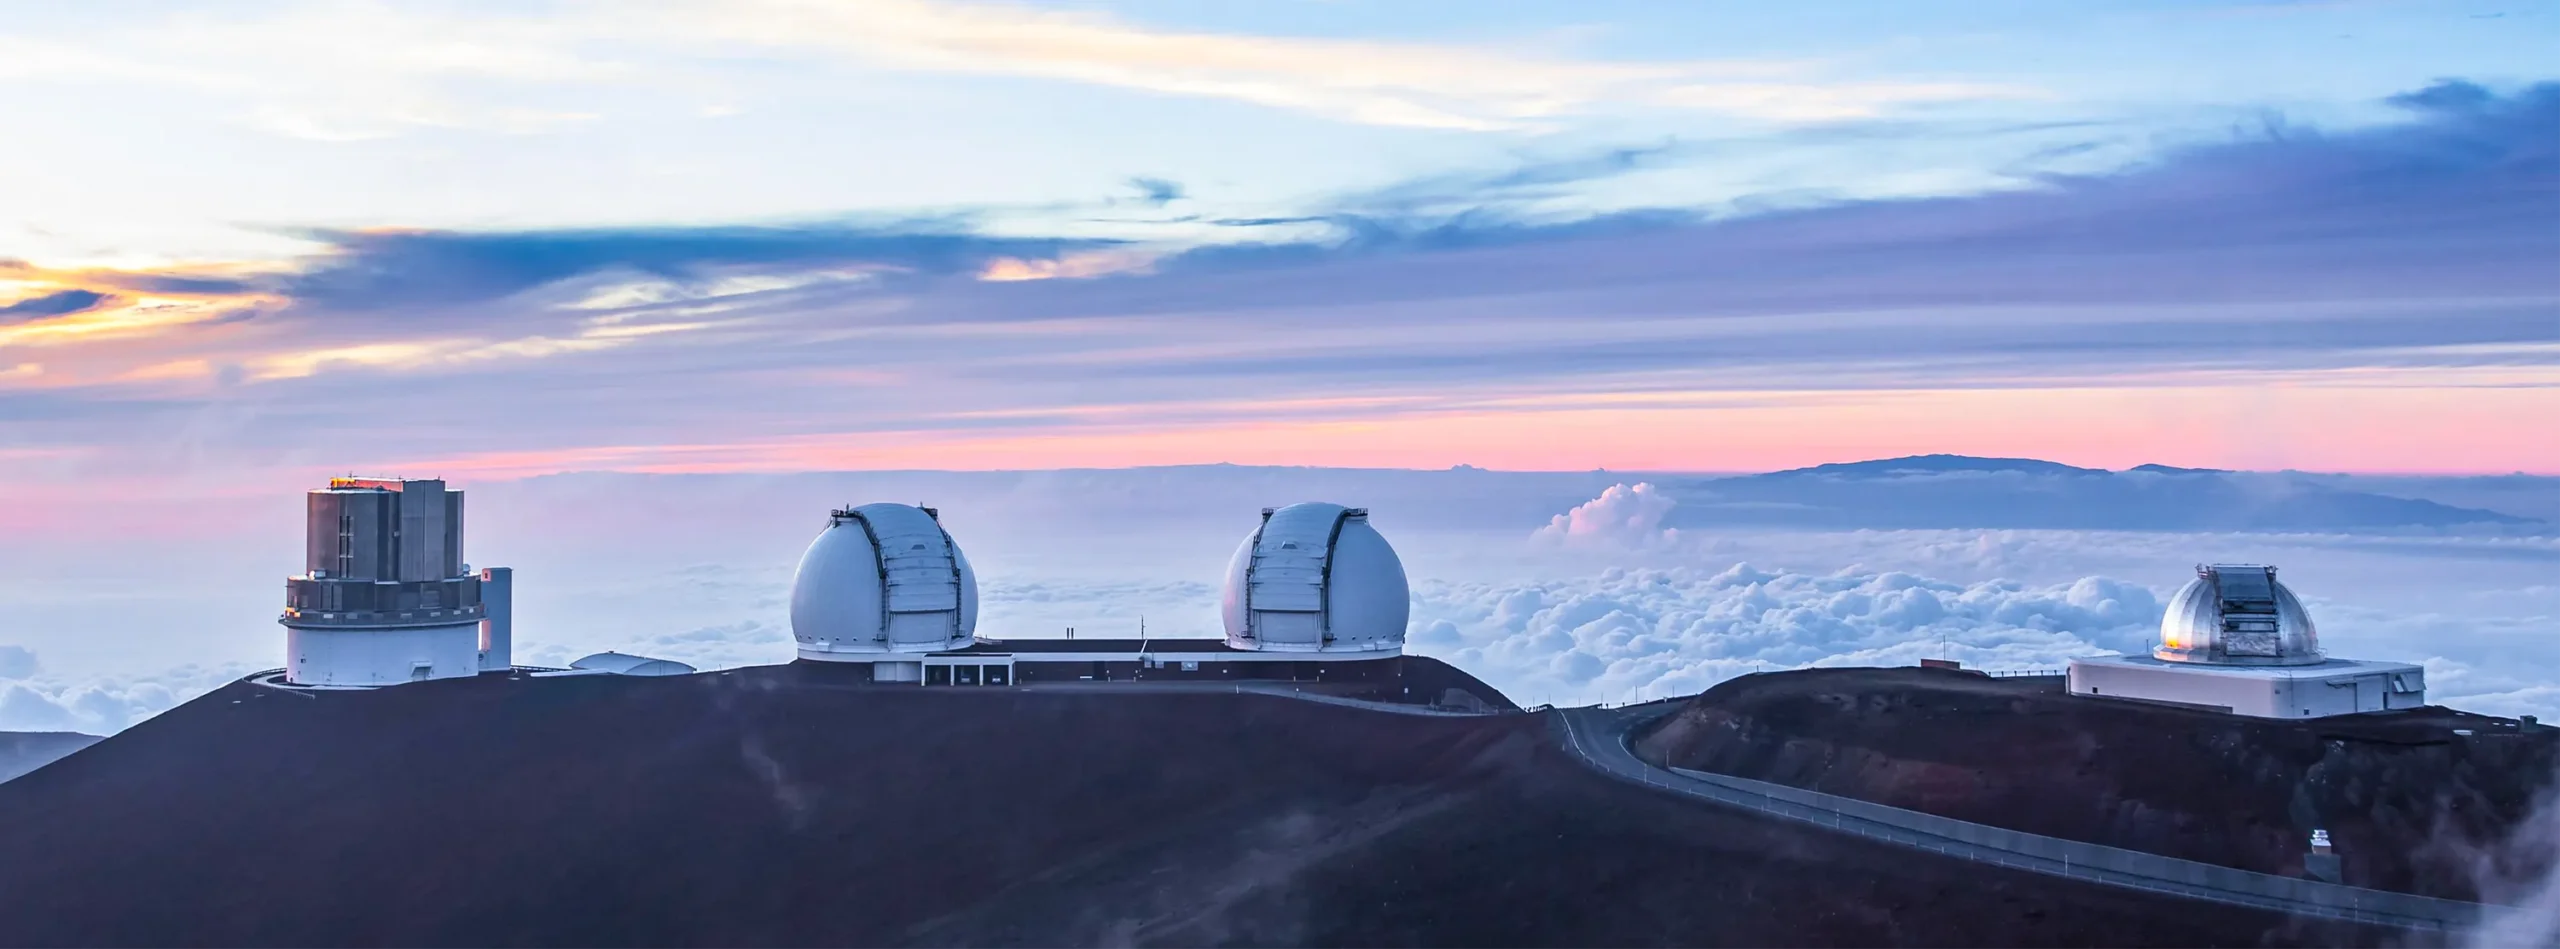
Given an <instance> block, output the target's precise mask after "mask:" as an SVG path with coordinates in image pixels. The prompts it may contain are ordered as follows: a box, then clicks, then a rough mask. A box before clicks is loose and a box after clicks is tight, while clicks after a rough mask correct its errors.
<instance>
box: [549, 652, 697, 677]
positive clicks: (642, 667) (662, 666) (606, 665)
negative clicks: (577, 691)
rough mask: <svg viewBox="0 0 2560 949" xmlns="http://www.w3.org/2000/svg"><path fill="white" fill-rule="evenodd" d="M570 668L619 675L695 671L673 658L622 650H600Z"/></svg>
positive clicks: (574, 663) (668, 674)
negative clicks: (635, 653)
mask: <svg viewBox="0 0 2560 949" xmlns="http://www.w3.org/2000/svg"><path fill="white" fill-rule="evenodd" d="M569 668H570V669H572V670H575V671H580V672H591V673H600V674H607V675H618V676H682V675H692V674H693V673H694V668H693V667H692V666H689V665H685V664H684V663H681V662H677V661H675V660H673V659H651V658H649V657H647V656H634V655H631V654H629V653H620V652H600V653H597V654H595V655H592V656H588V657H586V658H584V659H580V660H578V661H576V662H572V663H570V664H569Z"/></svg>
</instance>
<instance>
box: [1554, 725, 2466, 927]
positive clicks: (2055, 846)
mask: <svg viewBox="0 0 2560 949" xmlns="http://www.w3.org/2000/svg"><path fill="white" fill-rule="evenodd" d="M1678 709H1679V706H1678V704H1677V703H1671V702H1663V703H1654V704H1651V705H1642V706H1630V707H1626V708H1617V709H1609V708H1572V709H1557V710H1555V711H1553V712H1550V713H1548V714H1550V715H1553V716H1554V719H1553V721H1554V722H1555V726H1556V728H1557V730H1558V731H1559V732H1560V733H1561V734H1560V737H1561V738H1562V739H1563V740H1564V744H1565V747H1566V748H1567V750H1569V751H1571V752H1572V753H1573V754H1574V755H1575V756H1576V757H1577V758H1580V759H1581V760H1582V761H1583V762H1584V763H1585V764H1588V765H1590V766H1591V767H1592V768H1593V769H1595V770H1597V771H1599V772H1601V773H1603V774H1606V775H1608V776H1610V777H1613V778H1617V779H1619V780H1621V781H1627V782H1630V783H1635V784H1642V785H1645V786H1647V787H1651V788H1657V789H1660V790H1662V791H1666V792H1669V793H1673V794H1680V795H1684V796H1687V797H1690V798H1694V799H1698V800H1703V801H1708V802H1711V803H1715V804H1721V805H1725V806H1729V807H1740V808H1745V809H1748V810H1752V811H1756V812H1759V813H1761V814H1765V815H1769V816H1772V817H1776V818H1780V819H1783V820H1790V821H1795V822H1798V823H1805V824H1812V825H1815V826H1818V827H1825V828H1829V829H1832V830H1835V831H1839V832H1842V833H1853V834H1857V835H1859V836H1862V837H1868V838H1872V839H1875V840H1881V841H1884V842H1887V843H1892V844H1897V845H1901V846H1906V847H1912V848H1916V849H1920V850H1926V851H1929V852H1931V853H1937V854H1943V855H1946V856H1950V857H1955V858H1957V859H1961V860H1969V861H1972V862H1975V863H1987V864H1992V865H1995V866H2002V867H2010V868H2014V869H2020V870H2027V871H2031V872H2035V873H2043V874H2049V875H2053V876H2060V877H2068V878H2071V879H2075V880H2085V881H2089V882H2092V883H2101V884H2105V885H2108V886H2119V887H2127V888H2130V889H2137V890H2148V891H2151V892H2155V893H2167V894H2171V895H2175V896H2183V897H2188V898H2191V899H2200V900H2211V901H2214V902H2217V903H2229V904H2234V905H2239V906H2250V907H2257V908H2260V909H2271V910H2276V911H2279V912H2284V913H2291V914H2295V915H2299V916H2310V917H2319V918H2324V919H2335V920H2344V921H2348V922H2356V923H2368V924H2374V925H2381V926H2390V927H2395V928H2399V929H2408V930H2419V931H2429V932H2446V931H2460V930H2464V929H2468V928H2470V927H2472V926H2473V925H2475V924H2476V923H2477V922H2478V921H2479V919H2480V918H2481V915H2482V914H2483V912H2484V911H2488V910H2494V909H2498V908H2499V907H2492V906H2484V905H2482V904H2478V903H2465V902H2461V901H2459V900H2443V899H2434V898H2431V897H2424V896H2415V895H2412V894H2407V893H2393V892H2389V891H2384V890H2370V889H2365V888H2362V887H2353V886H2342V885H2339V884H2335V883H2322V882H2319V881H2316V880H2307V879H2299V878H2295V877H2284V876H2276V875H2274V874H2269V873H2256V872H2252V871H2248V870H2240V869H2236V868H2232V867H2225V866H2219V865H2216V864H2208V863H2198V862H2195V861H2192V860H2179V859H2176V858H2173V857H2164V856H2160V855H2158V854H2151V853H2143V852H2140V851H2134V850H2125V849H2121V848H2117V847H2107V846H2101V845H2098V844H2092V843H2086V842H2083V841H2077V840H2064V839H2061V838H2058V837H2045V836H2041V835H2037V834H2029V833H2023V832H2020V831H2015V830H2010V829H2007V828H2004V827H1993V826H1990V825H1987V824H1976V823H1971V822H1967V821H1959V820H1954V819H1952V818H1946V817H1940V816H1938V815H1935V814H1926V813H1922V812H1919V811H1912V810H1905V809H1902V808H1897V807H1888V806H1885V805H1882V804H1876V803H1872V802H1868V801H1861V800H1857V799H1854V798H1846V797H1840V796H1838V795H1832V794H1824V793H1821V792H1818V791H1807V790H1804V789H1802V788H1795V787H1789V786H1786V785H1779V784H1771V783H1768V782H1765V781H1754V780H1750V779H1747V778H1737V777H1732V776H1729V775H1719V774H1710V773H1707V772H1703V771H1691V770H1688V769H1685V768H1663V767H1658V766H1655V765H1653V764H1650V763H1648V762H1646V761H1644V760H1643V759H1641V758H1639V757H1637V756H1636V754H1635V752H1634V750H1633V749H1632V748H1631V747H1630V743H1631V740H1632V736H1633V735H1634V734H1635V733H1636V732H1637V730H1638V729H1640V728H1642V727H1643V726H1644V725H1646V724H1648V723H1650V722H1653V721H1655V720H1657V719H1660V718H1662V717H1664V716H1667V715H1669V714H1671V713H1673V712H1676V711H1678Z"/></svg>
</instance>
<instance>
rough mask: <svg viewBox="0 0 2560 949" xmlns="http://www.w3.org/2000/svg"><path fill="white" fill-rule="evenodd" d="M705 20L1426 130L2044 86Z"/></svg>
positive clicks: (843, 18) (1275, 43)
mask: <svg viewBox="0 0 2560 949" xmlns="http://www.w3.org/2000/svg"><path fill="white" fill-rule="evenodd" d="M699 27H700V28H702V29H706V30H709V31H713V32H714V33H715V34H716V35H721V36H726V37H732V38H736V39H740V40H745V41H750V42H754V43H758V44H763V45H768V46H775V47H800V48H818V49H829V50H836V51H842V52H847V53H851V54H854V55H858V56H862V57H866V58H872V59H877V60H879V61H883V62H887V63H890V64H894V65H899V66H905V67H909V68H916V69H931V70H944V71H952V72H970V73H987V74H1006V75H1018V76H1028V77H1036V78H1045V79H1062V80H1070V81H1075V82H1084V83H1093V84H1098V85H1107V86H1119V87H1123V88H1129V89H1136V90H1141V91H1146V92H1155V93H1164V94H1171V95H1183V96H1198V97H1205V98H1217V99H1233V100H1238V101H1243V102H1250V103H1254V104H1257V105H1265V106H1271V107H1274V108H1281V109H1288V110H1291V111H1298V112H1307V113H1313V114H1316V115H1322V116H1326V117H1329V118H1337V119H1343V120H1346V121H1352V122H1361V123H1367V124H1375V125H1406V126H1417V127H1424V128H1448V129H1470V130H1498V129H1514V128H1532V127H1536V126H1538V125H1539V124H1541V123H1543V122H1544V121H1546V120H1550V119H1554V118H1558V117H1561V116H1565V115H1570V114H1574V113H1577V112H1583V111H1587V110H1591V109H1595V108H1601V107H1608V106H1617V107H1658V108H1679V109H1697V110H1703V111H1709V112H1716V113H1722V114H1727V115H1734V116H1742V117H1747V118H1754V119H1767V120H1775V121H1828V120H1837V119H1849V118H1864V117H1869V116H1874V115H1878V114H1881V113H1883V112H1887V111H1890V110H1893V109H1896V108H1900V107H1905V106H1910V105H1914V104H1925V103H1942V102H1951V101H1964V100H1972V99H1986V98H2015V97H2020V96H2031V95H2035V94H2036V93H2035V92H2034V91H2032V90H2027V89H2021V88H2018V87H2016V86H2009V85H1998V84H1991V83H1976V82H1955V81H1926V80H1877V79H1872V78H1856V79H1846V80H1844V79H1840V78H1837V77H1832V76H1826V75H1824V74H1823V73H1824V71H1823V70H1822V69H1820V68H1819V67H1816V66H1813V65H1811V64H1805V63H1794V62H1677V61H1672V62H1608V61H1596V60H1577V59H1566V58H1559V57H1552V56H1544V55H1538V54H1535V53H1527V52H1519V51H1510V50H1501V49H1494V48H1483V47H1466V46H1452V45H1442V44H1425V43H1389V42H1367V41H1346V40H1332V39H1312V38H1299V37H1280V36H1254V35H1245V34H1232V33H1207V32H1194V31H1178V30H1164V29H1154V28H1149V27H1144V26H1139V25H1135V24H1131V23H1127V22H1124V21H1120V20H1116V19H1113V18H1109V17H1105V16H1101V15H1097V14H1089V13H1070V12H1062V11H1053V10H1041V9H1036V8H1032V7H1029V6H1020V5H1006V4H988V3H978V4H962V3H938V2H926V0H878V2H870V3H863V4H829V3H811V2H804V0H757V2H753V3H748V4H732V5H724V6H723V7H721V8H720V12H719V13H718V14H717V15H715V16H710V17H706V18H704V19H703V20H702V21H700V23H699Z"/></svg>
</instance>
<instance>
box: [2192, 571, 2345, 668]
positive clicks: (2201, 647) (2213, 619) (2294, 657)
mask: <svg viewBox="0 0 2560 949" xmlns="http://www.w3.org/2000/svg"><path fill="white" fill-rule="evenodd" d="M2151 654H2152V656H2154V657H2155V658H2159V659H2166V660H2171V661H2175V662H2218V663H2231V664H2237V665H2253V666H2299V665H2311V664H2315V663H2318V662H2321V661H2323V658H2324V657H2322V656H2321V654H2320V632H2319V631H2318V630H2316V629H2313V628H2312V626H2311V614H2310V613H2309V612H2307V611H2305V610H2304V609H2303V608H2302V601H2301V600H2297V599H2294V598H2293V591H2291V590H2287V589H2285V588H2284V584H2281V583H2277V582H2276V568H2274V567H2269V566H2262V565H2259V564H2213V565H2211V566H2198V567H2197V568H2196V578H2195V579H2193V580H2189V581H2187V585H2186V586H2184V587H2181V588H2179V590H2178V593H2177V595H2176V596H2172V597H2170V598H2169V609H2168V611H2167V612H2166V613H2164V614H2163V615H2162V616H2161V617H2160V645H2159V646H2158V647H2157V648H2154V649H2153V650H2152V651H2151Z"/></svg>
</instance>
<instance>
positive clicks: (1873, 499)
mask: <svg viewBox="0 0 2560 949" xmlns="http://www.w3.org/2000/svg"><path fill="white" fill-rule="evenodd" d="M1664 487H1665V488H1666V491H1667V493H1669V494H1670V495H1671V497H1672V498H1674V499H1675V500H1677V501H1678V502H1679V505H1680V506H1679V508H1678V509H1677V510H1676V511H1674V512H1673V514H1672V515H1671V517H1670V522H1671V523H1673V524H1675V525H1677V526H1683V527H1713V526H1718V525H1723V526H1768V527H1816V528H1839V529H1856V528H1877V529H1924V528H2016V529H2078V530H2181V531H2215V530H2312V531H2333V530H2365V529H2376V528H2383V529H2405V528H2450V527H2466V528H2476V527H2487V528H2493V529H2534V528H2536V527H2547V526H2549V525H2548V524H2547V523H2546V522H2544V521H2542V520H2539V519H2536V518H2531V517H2519V516H2516V515H2512V514H2506V513H2501V512H2498V511H2493V510H2487V509H2483V508H2472V507H2457V506H2454V505H2450V504H2444V503H2440V502H2436V501H2429V500H2422V499H2418V498H2408V497H2397V496H2393V495H2388V494H2381V493H2377V492H2373V491H2366V490H2359V489H2358V488H2357V487H2356V486H2355V481H2354V479H2353V478H2352V477H2344V478H2342V477H2340V476H2320V475H2305V474H2301V473H2297V472H2256V471H2225V470H2221V469H2214V468H2180V467H2175V466H2171V465H2157V464H2146V465H2139V466H2136V467H2133V468H2131V469H2127V470H2125V471H2108V470H2105V469H2102V468H2082V467H2078V466H2076V465H2066V464H2062V463H2060V462H2052V461H2044V460H2040V459H2034V458H1977V457H1973V456H1969V455H1950V454H1933V455H1911V456H1907V457H1902V458H1880V459H1875V460H1872V461H1854V462H1841V463H1835V464H1826V465H1815V466H1812V467H1809V468H1791V469H1788V470H1785V471H1773V472H1769V473H1767V474H1758V475H1741V476H1736V477H1727V478H1703V479H1696V480H1683V481H1678V482H1673V483H1670V484H1667V485H1665V486H1664Z"/></svg>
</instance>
